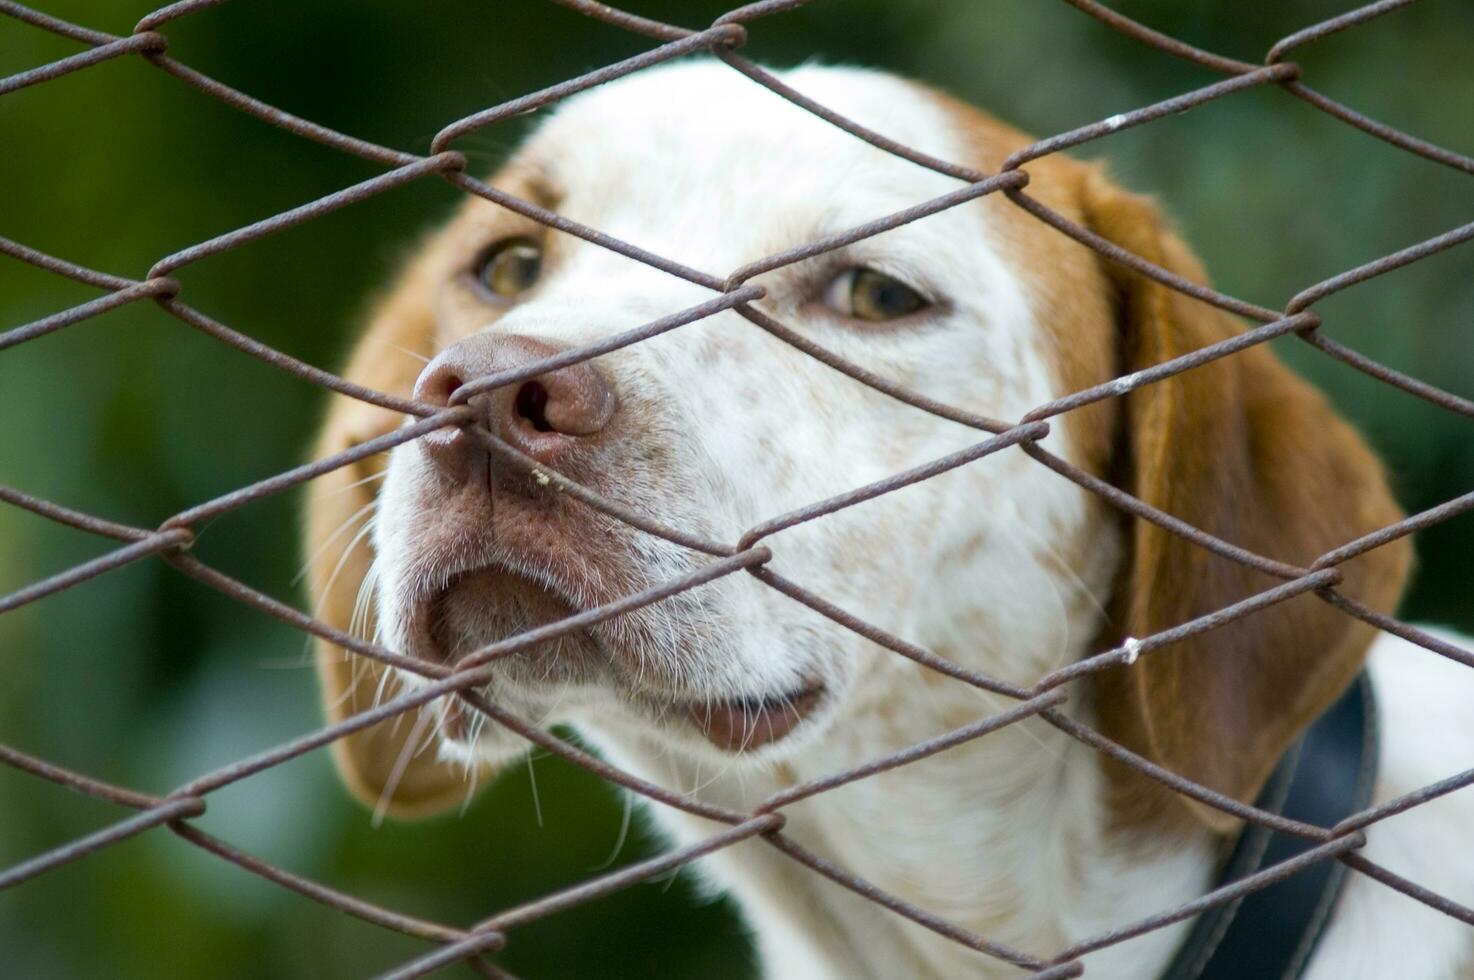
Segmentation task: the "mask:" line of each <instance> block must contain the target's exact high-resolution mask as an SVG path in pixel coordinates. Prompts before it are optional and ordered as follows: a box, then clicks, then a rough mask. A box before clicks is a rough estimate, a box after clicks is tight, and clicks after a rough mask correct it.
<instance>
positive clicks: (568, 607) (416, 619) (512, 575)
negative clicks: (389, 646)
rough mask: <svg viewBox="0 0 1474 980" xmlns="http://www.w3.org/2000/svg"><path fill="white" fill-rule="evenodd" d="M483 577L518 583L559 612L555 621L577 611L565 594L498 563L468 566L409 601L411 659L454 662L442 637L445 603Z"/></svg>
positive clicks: (451, 573)
mask: <svg viewBox="0 0 1474 980" xmlns="http://www.w3.org/2000/svg"><path fill="white" fill-rule="evenodd" d="M482 575H493V576H497V577H499V578H504V579H506V580H507V581H508V582H509V583H516V584H517V586H518V587H520V588H523V589H527V590H529V591H531V592H533V593H536V594H537V595H540V596H542V597H543V598H544V599H545V600H546V602H547V603H548V604H549V605H550V606H552V607H554V608H555V609H556V616H555V618H557V619H562V618H565V617H567V616H571V615H573V614H574V613H576V612H577V611H578V610H577V607H576V606H574V604H573V602H572V601H571V600H570V599H569V597H568V596H567V595H566V594H564V593H563V592H562V590H560V589H557V588H554V587H553V586H551V585H549V584H548V583H547V582H544V581H542V580H541V579H540V578H535V577H533V576H532V575H529V574H526V573H525V572H523V571H521V570H518V569H514V568H510V567H508V566H507V565H506V564H504V563H502V562H498V561H490V562H485V563H483V564H471V563H467V564H466V565H465V566H464V567H461V568H458V569H455V570H453V571H449V572H448V573H447V572H442V574H441V582H440V584H438V585H436V586H434V587H432V588H427V589H424V590H423V591H421V592H419V593H418V594H416V595H415V596H414V597H413V598H412V599H411V600H410V602H409V605H408V615H407V624H408V634H409V637H408V638H409V646H410V649H409V653H410V654H411V655H412V656H414V657H417V658H418V659H421V660H427V661H433V662H436V663H447V662H448V661H449V660H450V659H451V652H452V651H451V648H450V645H449V644H448V643H447V642H446V640H445V638H444V636H443V634H442V629H443V627H442V624H443V622H444V616H445V614H446V608H445V607H446V602H447V600H448V599H449V597H450V595H451V593H452V592H454V591H455V590H456V589H457V588H458V587H460V586H461V585H463V584H465V583H466V582H467V581H469V580H472V579H474V578H476V577H477V576H482Z"/></svg>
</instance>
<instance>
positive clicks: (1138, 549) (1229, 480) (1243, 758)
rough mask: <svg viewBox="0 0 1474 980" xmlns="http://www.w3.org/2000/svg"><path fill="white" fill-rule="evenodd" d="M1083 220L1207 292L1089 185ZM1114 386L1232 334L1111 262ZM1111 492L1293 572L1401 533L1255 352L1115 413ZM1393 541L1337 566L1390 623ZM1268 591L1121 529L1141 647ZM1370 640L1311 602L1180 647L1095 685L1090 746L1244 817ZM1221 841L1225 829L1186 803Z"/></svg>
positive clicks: (1376, 494)
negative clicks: (1098, 742)
mask: <svg viewBox="0 0 1474 980" xmlns="http://www.w3.org/2000/svg"><path fill="white" fill-rule="evenodd" d="M1083 197H1084V201H1083V207H1084V211H1085V214H1086V218H1087V221H1088V222H1089V224H1090V225H1091V227H1092V228H1093V229H1094V230H1095V231H1096V232H1097V233H1098V234H1100V235H1101V236H1103V237H1105V238H1107V239H1109V240H1111V241H1113V242H1115V243H1117V244H1119V245H1121V246H1122V247H1124V248H1126V249H1129V250H1130V251H1132V252H1135V253H1136V254H1138V255H1140V256H1142V257H1143V258H1145V259H1148V260H1149V261H1151V262H1153V263H1156V264H1157V265H1159V266H1163V267H1165V268H1167V269H1170V270H1172V271H1174V272H1176V273H1178V274H1180V275H1183V276H1185V277H1187V278H1190V279H1193V280H1195V281H1199V282H1201V281H1203V274H1202V270H1201V269H1200V267H1199V265H1198V263H1197V261H1196V260H1195V259H1194V258H1193V256H1192V255H1191V254H1190V253H1189V252H1188V250H1187V248H1186V246H1185V245H1183V244H1182V242H1181V241H1179V240H1178V239H1177V238H1176V237H1175V236H1174V235H1172V234H1171V233H1170V232H1169V231H1167V230H1166V229H1165V228H1164V226H1163V223H1162V221H1161V219H1160V218H1159V216H1158V215H1157V213H1156V211H1155V209H1154V208H1153V207H1152V205H1151V203H1150V202H1149V201H1147V200H1145V199H1143V198H1140V197H1136V196H1133V195H1129V194H1126V193H1124V192H1122V191H1120V190H1119V189H1117V188H1115V187H1114V186H1112V185H1111V184H1110V183H1109V182H1107V181H1106V180H1105V179H1104V178H1103V177H1102V176H1100V174H1099V173H1098V172H1094V171H1092V172H1091V173H1090V175H1089V176H1088V177H1087V178H1086V180H1085V182H1084V190H1083ZM1102 263H1103V265H1105V266H1109V268H1108V269H1107V274H1108V275H1109V277H1110V278H1111V280H1112V281H1113V282H1114V284H1115V286H1116V289H1117V294H1118V299H1119V318H1120V321H1121V330H1122V340H1121V343H1122V351H1123V357H1122V362H1123V363H1122V370H1123V372H1129V371H1137V370H1140V369H1142V368H1145V367H1149V366H1151V365H1153V364H1158V363H1161V362H1162V361H1166V360H1168V359H1170V358H1173V357H1176V356H1178V355H1181V354H1185V353H1188V352H1190V351H1193V350H1196V349H1198V348H1200V347H1204V346H1207V345H1208V344H1211V343H1214V342H1215V341H1219V340H1223V339H1225V338H1227V337H1229V336H1232V335H1234V334H1236V333H1239V332H1241V331H1242V329H1243V327H1242V325H1241V324H1240V323H1239V321H1237V320H1236V319H1235V318H1234V317H1232V316H1230V315H1228V314H1227V313H1224V312H1222V311H1220V310H1218V309H1217V308H1215V307H1212V306H1209V305H1208V304H1206V303H1202V302H1199V301H1197V300H1192V299H1189V298H1187V297H1185V296H1183V295H1182V294H1180V293H1178V292H1176V291H1175V290H1171V289H1168V288H1167V287H1165V286H1163V285H1161V284H1159V283H1157V282H1156V281H1154V280H1152V279H1149V278H1147V277H1145V276H1142V275H1140V274H1139V273H1135V272H1132V271H1129V270H1127V269H1125V268H1124V267H1122V266H1119V265H1117V264H1116V263H1113V262H1106V261H1105V260H1102ZM1123 425H1124V431H1123V433H1122V437H1123V441H1124V442H1125V443H1126V446H1125V447H1123V448H1122V450H1121V451H1120V454H1121V457H1122V458H1120V459H1118V467H1119V469H1118V479H1119V481H1120V482H1121V483H1122V484H1123V486H1124V489H1126V490H1128V491H1129V492H1131V493H1132V494H1134V495H1135V496H1137V497H1138V498H1139V499H1141V500H1143V501H1145V502H1146V503H1148V504H1151V505H1152V506H1154V507H1157V508H1159V509H1161V510H1163V511H1166V512H1167V513H1169V514H1172V515H1174V516H1176V517H1178V518H1181V519H1182V520H1184V521H1186V522H1188V523H1189V524H1192V525H1194V526H1196V527H1199V528H1202V529H1204V530H1206V531H1208V532H1210V533H1212V534H1214V535H1216V536H1218V537H1219V538H1222V539H1224V540H1226V541H1229V542H1231V543H1233V544H1236V545H1239V546H1241V547H1244V548H1247V549H1249V550H1251V551H1254V552H1257V553H1259V554H1261V555H1266V556H1269V557H1272V558H1277V559H1279V560H1281V561H1284V562H1288V563H1292V564H1296V565H1300V566H1302V567H1303V566H1305V565H1309V564H1310V563H1311V562H1313V561H1314V560H1315V559H1316V558H1318V557H1319V556H1320V555H1322V554H1324V553H1325V552H1327V551H1329V550H1331V549H1332V548H1335V547H1336V546H1338V545H1341V544H1344V543H1345V542H1347V541H1350V540H1351V539H1353V538H1356V537H1359V536H1361V535H1363V534H1366V533H1368V532H1370V531H1373V530H1375V529H1377V528H1380V527H1382V526H1384V525H1387V524H1390V523H1392V522H1394V521H1396V520H1397V519H1398V518H1400V517H1401V513H1400V511H1399V510H1398V508H1397V505H1396V504H1395V503H1394V502H1393V499H1392V496H1391V494H1390V492H1389V490H1388V487H1387V484H1386V481H1385V479H1384V476H1383V472H1382V468H1381V466H1380V464H1379V463H1378V462H1377V460H1376V459H1375V457H1373V455H1372V454H1371V452H1370V451H1369V450H1368V448H1367V446H1366V445H1365V444H1364V443H1363V442H1362V440H1361V439H1360V437H1358V436H1357V434H1356V433H1355V432H1353V431H1352V430H1351V429H1350V428H1349V427H1348V426H1347V425H1346V424H1345V423H1343V422H1342V421H1341V420H1340V419H1339V418H1337V417H1336V415H1335V414H1334V413H1333V412H1332V410H1331V409H1330V407H1329V406H1328V405H1327V404H1326V401H1325V399H1324V398H1323V397H1322V396H1321V395H1320V394H1319V393H1318V392H1316V391H1315V390H1314V389H1313V388H1311V387H1310V386H1309V385H1308V384H1306V383H1305V382H1304V381H1302V380H1300V379H1299V378H1298V377H1296V376H1295V375H1293V374H1292V373H1291V372H1290V371H1289V370H1288V369H1287V368H1286V367H1285V366H1284V365H1283V364H1281V363H1280V362H1279V360H1278V359H1277V358H1276V357H1275V356H1274V355H1273V354H1272V353H1271V352H1270V351H1269V349H1268V348H1267V347H1265V346H1263V345H1260V346H1256V347H1252V348H1250V349H1248V350H1245V351H1242V352H1240V353H1237V354H1233V355H1230V356H1228V357H1226V358H1223V359H1221V360H1218V361H1214V362H1212V363H1210V364H1207V365H1204V366H1202V367H1198V368H1195V369H1193V370H1191V371H1188V372H1186V373H1184V374H1181V375H1177V376H1175V377H1171V378H1168V379H1166V380H1163V381H1159V382H1157V383H1155V384H1150V385H1147V386H1145V387H1143V388H1140V389H1138V390H1136V391H1134V392H1132V393H1130V394H1129V395H1128V396H1126V399H1125V411H1124V423H1123ZM1409 554H1410V552H1409V549H1408V547H1407V546H1406V544H1405V543H1403V542H1398V543H1395V544H1392V545H1387V546H1384V547H1382V548H1379V549H1377V550H1375V551H1372V552H1369V553H1367V554H1365V555H1363V556H1361V557H1359V558H1356V559H1354V560H1352V561H1350V562H1347V563H1346V564H1344V565H1342V566H1341V568H1342V571H1343V573H1344V575H1345V579H1344V582H1343V583H1342V584H1341V585H1340V586H1339V588H1340V589H1341V590H1342V591H1344V592H1345V593H1346V594H1348V595H1350V596H1352V597H1354V598H1357V599H1360V600H1361V601H1362V602H1365V603H1367V604H1368V605H1370V606H1372V607H1374V608H1376V609H1379V610H1389V609H1390V608H1391V607H1392V605H1393V604H1394V603H1395V602H1396V601H1397V598H1398V596H1399V594H1400V592H1401V590H1402V585H1403V581H1404V578H1405V576H1406V573H1407V567H1408V562H1409ZM1279 581H1280V580H1278V579H1275V578H1272V577H1270V576H1269V575H1266V574H1264V573H1262V572H1258V571H1254V570H1251V569H1248V568H1246V567H1244V566H1242V565H1239V564H1238V563H1235V562H1232V561H1230V560H1227V559H1224V558H1221V557H1219V556H1217V555H1214V554H1212V553H1210V552H1208V551H1206V550H1204V549H1202V548H1200V547H1198V546H1196V545H1194V544H1191V543H1189V542H1187V541H1185V540H1184V539H1182V538H1181V537H1179V536H1177V535H1174V534H1172V533H1170V532H1168V531H1165V530H1163V529H1162V528H1160V527H1158V526H1156V525H1155V524H1152V523H1150V522H1147V521H1143V520H1140V519H1133V520H1132V522H1131V527H1130V533H1129V558H1128V564H1127V568H1126V571H1125V573H1124V579H1123V584H1122V586H1121V588H1120V589H1119V590H1118V596H1117V606H1116V609H1115V616H1114V617H1113V618H1114V620H1115V622H1116V623H1117V624H1118V626H1119V629H1120V630H1121V631H1122V632H1123V633H1124V634H1125V635H1127V636H1132V637H1144V636H1148V635H1150V634H1153V633H1156V632H1159V631H1161V630H1163V629H1167V628H1169V627H1172V626H1176V625H1178V624H1180V623H1184V622H1187V621H1188V620H1190V619H1193V618H1195V617H1198V616H1201V615H1203V614H1205V613H1209V612H1213V611H1215V610H1218V609H1222V608H1223V607H1225V606H1228V605H1230V604H1232V603H1234V602H1237V601H1238V600H1241V599H1244V598H1247V597H1248V596H1250V595H1253V594H1255V593H1257V592H1261V591H1263V590H1265V589H1267V588H1270V587H1272V586H1274V585H1276V584H1278V582H1279ZM1373 635H1374V631H1373V629H1372V628H1371V627H1369V626H1366V625H1365V624H1363V623H1361V622H1359V621H1357V620H1355V619H1353V618H1352V617H1350V616H1348V615H1346V614H1345V613H1342V612H1340V611H1338V610H1337V609H1335V608H1333V607H1332V606H1330V605H1329V604H1327V603H1326V602H1324V601H1322V600H1321V599H1319V598H1317V597H1316V596H1315V595H1313V594H1302V595H1299V596H1296V597H1294V598H1292V599H1289V600H1287V601H1285V602H1283V603H1280V604H1279V605H1276V606H1273V607H1271V608H1269V609H1266V610H1263V611H1260V612H1257V613H1254V614H1251V615H1250V616H1248V617H1246V618H1244V619H1241V620H1238V621H1236V622H1234V623H1231V624H1229V625H1227V626H1222V627H1220V628H1218V629H1215V630H1211V631H1209V632H1207V633H1204V634H1200V635H1198V636H1196V637H1193V638H1191V639H1188V640H1185V641H1182V642H1180V643H1176V644H1174V645H1172V646H1170V647H1166V648H1163V649H1160V650H1157V651H1153V652H1151V653H1149V654H1146V655H1144V656H1143V657H1142V659H1141V660H1139V661H1137V662H1136V663H1135V664H1133V665H1131V666H1128V667H1121V668H1117V669H1113V670H1111V671H1107V672H1105V673H1104V674H1103V675H1101V676H1100V678H1099V686H1098V689H1097V693H1098V698H1099V710H1100V723H1101V726H1102V729H1103V731H1104V732H1105V733H1106V734H1107V735H1108V736H1110V737H1112V738H1115V739H1117V740H1119V741H1121V742H1122V743H1123V744H1125V745H1126V746H1127V747H1129V748H1131V749H1133V750H1134V751H1137V752H1139V753H1141V754H1142V755H1145V756H1146V757H1148V758H1150V759H1151V760H1153V761H1155V762H1157V763H1159V764H1160V765H1162V766H1164V767H1166V768H1168V769H1170V770H1172V771H1173V772H1176V773H1178V774H1180V775H1182V776H1185V777H1187V778H1189V779H1192V780H1195V781H1196V782H1198V783H1201V784H1203V785H1205V786H1208V787H1210V788H1212V789H1215V790H1218V791H1220V792H1222V793H1225V794H1227V795H1229V796H1232V797H1234V798H1236V799H1238V800H1241V801H1244V802H1251V801H1252V800H1253V799H1254V798H1255V796H1257V794H1258V792H1259V790H1260V789H1261V787H1262V786H1263V784H1264V782H1265V781H1266V779H1267V778H1268V776H1269V774H1270V772H1271V771H1272V770H1273V768H1274V766H1275V764H1276V762H1277V761H1278V760H1279V758H1280V756H1281V755H1282V754H1283V753H1284V751H1285V750H1286V749H1287V748H1288V747H1289V745H1290V744H1291V743H1292V742H1293V741H1294V739H1295V738H1296V737H1297V736H1298V734H1299V733H1300V731H1301V730H1302V729H1303V728H1304V727H1305V726H1306V725H1307V724H1308V723H1309V722H1310V721H1311V720H1312V719H1313V718H1314V717H1315V716H1316V715H1317V714H1319V713H1320V712H1321V711H1323V710H1324V709H1325V708H1327V707H1328V706H1329V705H1330V704H1331V703H1332V702H1333V701H1334V700H1335V698H1336V697H1337V696H1338V695H1339V694H1340V693H1341V691H1342V690H1344V689H1345V687H1346V686H1347V684H1348V683H1349V682H1350V681H1351V680H1352V678H1353V677H1354V676H1355V675H1356V673H1357V671H1358V670H1359V669H1360V667H1361V665H1362V662H1363V660H1364V658H1365V655H1366V650H1367V646H1368V645H1369V643H1370V642H1371V640H1372V638H1373ZM1189 803H1190V806H1192V808H1193V809H1194V810H1195V811H1196V812H1197V815H1198V816H1199V817H1200V818H1201V819H1203V820H1204V821H1205V822H1207V823H1208V824H1209V825H1210V826H1212V827H1214V828H1215V829H1219V830H1227V829H1230V828H1231V827H1232V826H1233V825H1234V821H1233V820H1232V818H1229V817H1227V816H1226V815H1225V814H1223V813H1222V812H1221V811H1218V810H1213V809H1211V808H1208V807H1206V806H1202V805H1200V804H1196V803H1192V802H1191V801H1189Z"/></svg>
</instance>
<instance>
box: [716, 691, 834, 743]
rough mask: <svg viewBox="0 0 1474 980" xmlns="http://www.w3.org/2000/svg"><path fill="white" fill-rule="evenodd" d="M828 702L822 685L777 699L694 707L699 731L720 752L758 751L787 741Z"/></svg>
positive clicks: (730, 700)
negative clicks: (822, 704)
mask: <svg viewBox="0 0 1474 980" xmlns="http://www.w3.org/2000/svg"><path fill="white" fill-rule="evenodd" d="M823 700H824V686H823V685H822V684H817V683H813V684H807V685H805V686H803V687H800V688H797V689H795V690H792V691H788V692H786V693H784V694H780V695H778V696H776V697H761V696H759V697H748V698H732V699H729V700H725V701H712V702H700V703H695V704H692V705H690V707H689V708H688V709H687V713H688V715H689V717H690V719H691V721H692V723H693V724H695V726H696V729H697V731H699V732H700V733H701V734H702V736H703V737H704V738H705V739H706V740H707V741H708V742H711V743H712V744H713V745H715V746H716V747H717V748H719V749H727V750H729V751H741V750H742V749H756V748H761V747H762V746H765V745H772V744H773V743H775V742H778V741H781V740H782V739H784V738H787V737H788V735H789V734H790V733H792V732H793V730H794V729H796V728H798V727H799V725H801V724H803V722H804V721H806V720H807V719H808V718H809V716H810V715H812V714H813V713H814V710H815V709H816V708H818V707H819V705H820V704H821V703H822V702H823Z"/></svg>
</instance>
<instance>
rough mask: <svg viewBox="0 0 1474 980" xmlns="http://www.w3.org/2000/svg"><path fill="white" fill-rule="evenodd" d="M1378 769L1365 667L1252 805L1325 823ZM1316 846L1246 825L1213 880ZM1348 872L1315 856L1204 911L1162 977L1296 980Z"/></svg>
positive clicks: (1352, 808)
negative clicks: (1314, 859) (1305, 864)
mask: <svg viewBox="0 0 1474 980" xmlns="http://www.w3.org/2000/svg"><path fill="white" fill-rule="evenodd" d="M1376 771H1377V710H1376V702H1375V701H1374V700H1373V697H1372V683H1371V679H1370V678H1368V677H1367V675H1366V674H1365V673H1363V674H1361V676H1359V677H1358V678H1357V680H1356V682H1355V683H1354V684H1352V686H1351V688H1350V689H1349V690H1347V692H1346V693H1345V694H1343V695H1342V696H1341V699H1340V700H1339V701H1337V702H1336V703H1335V704H1334V705H1332V706H1331V707H1330V709H1328V710H1327V711H1326V712H1325V713H1324V714H1323V715H1321V716H1320V717H1319V718H1317V719H1316V720H1315V722H1314V723H1313V724H1312V725H1311V726H1310V727H1309V728H1308V729H1306V731H1305V734H1304V735H1303V736H1301V738H1300V741H1299V742H1297V743H1296V744H1295V745H1293V746H1291V747H1290V750H1289V751H1288V752H1286V753H1285V757H1284V758H1283V759H1281V760H1280V763H1279V765H1278V766H1277V767H1276V768H1275V771H1274V774H1273V775H1272V776H1270V778H1269V783H1268V784H1267V785H1266V786H1265V788H1264V791H1263V792H1262V793H1261V794H1260V795H1259V799H1258V800H1256V801H1255V805H1256V806H1258V807H1260V808H1261V809H1264V810H1268V811H1270V812H1271V813H1279V814H1283V815H1284V816H1286V817H1291V818H1293V819H1295V820H1299V821H1302V822H1304V823H1309V824H1315V825H1317V826H1321V827H1331V826H1334V825H1335V824H1336V823H1338V822H1340V821H1341V820H1343V819H1345V818H1346V817H1348V816H1350V815H1351V814H1353V813H1356V812H1357V811H1358V810H1361V809H1363V808H1364V807H1365V806H1366V805H1367V804H1368V803H1369V802H1370V800H1371V795H1372V782H1373V780H1374V779H1375V777H1376ZM1313 846H1315V842H1314V841H1308V840H1305V839H1303V838H1300V837H1291V836H1289V835H1287V834H1281V833H1275V832H1273V831H1270V830H1266V829H1265V828H1263V827H1260V826H1258V825H1257V824H1254V825H1248V826H1246V828H1245V829H1244V830H1243V831H1242V832H1241V833H1240V834H1239V838H1238V840H1237V842H1235V844H1234V847H1233V851H1232V852H1231V853H1230V854H1229V856H1228V860H1227V862H1226V863H1225V864H1224V866H1223V871H1222V872H1221V873H1220V875H1219V880H1218V884H1217V885H1215V887H1221V886H1222V885H1225V884H1228V883H1229V882H1232V881H1237V880H1238V879H1240V878H1243V877H1244V876H1246V875H1250V874H1253V873H1254V872H1256V871H1259V870H1262V869H1264V868H1267V867H1269V866H1270V865H1273V864H1278V863H1280V862H1281V861H1285V860H1288V859H1289V858H1292V857H1294V856H1295V855H1297V854H1299V853H1301V852H1303V851H1306V850H1309V849H1310V848H1311V847H1313ZM1345 877H1346V867H1345V865H1343V864H1341V863H1340V862H1339V861H1333V860H1332V861H1321V862H1319V863H1317V864H1313V865H1311V866H1310V867H1308V868H1306V869H1304V870H1302V871H1300V872H1298V873H1297V874H1293V875H1291V876H1290V877H1289V878H1286V879H1285V880H1283V881H1279V882H1276V883H1274V884H1273V885H1269V886H1268V887H1266V888H1261V889H1259V890H1258V891H1256V892H1251V893H1250V894H1248V895H1246V896H1244V897H1243V898H1241V899H1239V900H1238V901H1237V902H1230V903H1229V904H1227V905H1224V906H1220V907H1218V908H1216V909H1212V910H1209V911H1207V912H1204V913H1203V914H1202V915H1200V916H1199V917H1198V919H1197V921H1195V922H1194V923H1193V927H1192V930H1191V931H1190V932H1189V933H1188V935H1187V939H1186V940H1185V941H1184V942H1183V944H1182V946H1181V948H1179V949H1178V951H1177V955H1176V956H1175V957H1173V960H1172V963H1171V965H1170V966H1169V967H1168V968H1167V970H1166V972H1165V973H1163V974H1162V976H1161V980H1247V978H1250V977H1252V978H1254V980H1295V978H1297V977H1299V976H1300V975H1301V973H1302V972H1304V969H1305V965H1306V964H1307V963H1308V962H1309V961H1310V954H1311V953H1312V952H1314V951H1315V946H1316V943H1317V941H1318V940H1319V939H1320V936H1321V932H1322V930H1323V929H1324V928H1325V924H1326V921H1327V919H1329V918H1330V913H1331V909H1332V907H1333V906H1334V905H1335V903H1336V897H1337V896H1338V895H1339V894H1340V892H1341V883H1342V881H1343V880H1344V879H1345Z"/></svg>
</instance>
